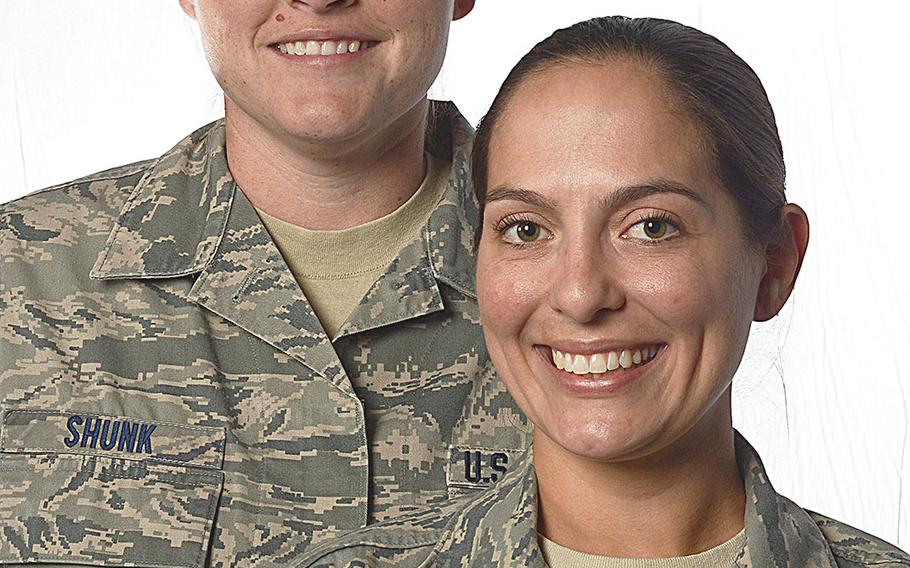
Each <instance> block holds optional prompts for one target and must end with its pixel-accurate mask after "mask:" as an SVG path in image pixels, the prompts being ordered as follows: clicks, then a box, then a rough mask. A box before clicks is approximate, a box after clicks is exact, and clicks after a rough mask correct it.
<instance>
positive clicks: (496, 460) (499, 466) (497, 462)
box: [490, 452, 509, 481]
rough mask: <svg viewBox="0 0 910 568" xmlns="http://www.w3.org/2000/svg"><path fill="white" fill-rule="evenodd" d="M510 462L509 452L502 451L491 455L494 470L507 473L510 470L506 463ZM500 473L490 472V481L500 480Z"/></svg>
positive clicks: (491, 465) (491, 464)
mask: <svg viewBox="0 0 910 568" xmlns="http://www.w3.org/2000/svg"><path fill="white" fill-rule="evenodd" d="M508 463H509V454H504V453H502V452H496V453H495V454H493V455H492V456H490V467H491V468H493V471H496V472H499V473H501V474H505V473H506V472H507V471H509V470H508V469H507V468H506V465H507V464H508ZM498 480H499V475H498V474H496V473H492V474H490V481H498Z"/></svg>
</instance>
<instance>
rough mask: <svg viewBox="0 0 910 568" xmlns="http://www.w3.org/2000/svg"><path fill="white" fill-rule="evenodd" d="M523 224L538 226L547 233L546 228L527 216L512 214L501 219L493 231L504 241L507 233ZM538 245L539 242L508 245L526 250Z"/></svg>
mask: <svg viewBox="0 0 910 568" xmlns="http://www.w3.org/2000/svg"><path fill="white" fill-rule="evenodd" d="M521 223H531V224H533V225H537V226H538V227H540V228H541V229H543V230H545V231H546V230H547V229H546V228H544V226H543V225H541V224H540V223H538V222H536V221H534V220H533V219H531V218H529V217H528V216H526V215H524V214H521V213H512V214H511V215H506V216H505V217H503V218H502V219H500V220H499V222H498V223H496V225H495V226H494V227H493V231H494V232H496V234H497V235H498V236H499V238H500V239H503V235H505V233H506V232H507V231H508V230H509V229H511V228H512V227H514V226H516V225H520V224H521ZM503 240H504V239H503ZM540 240H547V239H540ZM537 243H538V241H532V242H529V243H522V244H518V243H507V244H509V245H511V246H513V247H517V248H526V247H531V246H534V245H536V244H537Z"/></svg>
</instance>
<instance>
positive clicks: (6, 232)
mask: <svg viewBox="0 0 910 568" xmlns="http://www.w3.org/2000/svg"><path fill="white" fill-rule="evenodd" d="M431 110H432V112H433V115H434V118H435V120H433V121H431V122H432V124H433V126H432V127H431V129H432V130H431V131H430V132H429V136H428V141H429V146H428V150H429V151H430V152H432V153H433V154H434V155H436V156H440V157H444V158H445V159H446V160H448V161H451V162H452V164H453V166H452V167H453V169H452V173H451V177H450V180H449V182H448V187H447V189H446V190H445V192H444V197H443V198H442V200H441V201H440V203H439V204H438V206H437V207H436V209H435V210H434V212H433V213H432V215H431V217H430V219H429V221H428V222H427V224H426V226H425V227H424V228H423V230H422V233H421V234H420V235H419V237H417V238H415V239H414V240H413V241H412V242H411V243H410V244H408V245H407V246H405V247H404V248H403V249H402V250H401V251H400V253H399V256H398V257H397V258H396V259H395V260H394V261H393V262H392V264H391V265H390V266H389V267H388V269H387V270H386V271H385V273H384V274H383V275H382V276H381V277H380V278H379V279H378V280H377V281H376V282H375V283H374V284H373V286H372V287H371V288H370V290H369V291H368V292H367V293H366V295H365V297H364V298H363V300H362V302H361V303H360V305H359V306H358V307H357V308H356V309H355V311H354V312H353V313H352V314H351V316H350V317H349V319H348V320H347V321H346V322H345V323H344V324H343V326H342V327H341V329H340V330H339V331H338V333H337V337H335V338H334V339H333V340H330V339H329V338H328V337H327V336H326V335H325V333H324V332H323V330H322V327H321V325H320V323H319V320H318V319H317V318H316V316H315V315H314V314H313V310H312V309H311V307H310V305H309V304H308V303H307V301H306V299H305V298H304V296H303V294H302V292H301V291H300V288H299V286H298V285H297V283H296V281H295V280H294V278H293V276H292V275H291V272H290V271H289V269H288V267H287V265H286V264H285V262H284V260H283V259H282V257H281V255H280V254H279V252H278V250H277V248H276V247H275V244H274V243H273V242H272V240H271V239H270V237H269V235H268V233H267V232H266V231H265V229H264V227H263V225H262V224H261V222H260V220H259V218H258V217H257V215H256V213H255V210H254V209H253V208H252V206H251V205H250V203H249V201H248V200H247V199H246V198H245V196H244V195H243V193H242V192H240V191H238V188H237V187H236V185H235V183H234V181H233V180H232V178H231V175H230V173H229V172H228V168H227V161H226V157H225V136H224V125H223V122H221V121H218V122H215V123H213V124H211V125H208V126H206V127H203V128H201V129H200V130H198V131H196V132H195V133H193V134H191V135H190V136H189V137H188V138H186V139H185V140H183V141H182V142H180V143H179V144H178V145H177V146H176V147H175V148H173V149H172V150H170V151H169V152H167V153H166V154H164V155H163V156H161V158H159V159H158V160H154V161H148V162H142V163H138V164H133V165H129V166H125V167H121V168H118V169H114V170H111V171H107V172H103V173H100V174H96V175H93V176H89V177H87V178H84V179H81V180H77V181H74V182H72V183H67V184H64V185H61V186H58V187H53V188H50V189H47V190H44V191H40V192H37V193H34V194H32V195H29V196H27V197H24V198H22V199H19V200H17V201H14V202H11V203H7V204H5V205H2V206H0V404H2V408H0V564H3V563H15V562H58V563H75V564H95V565H105V564H108V565H131V566H203V565H212V566H228V565H230V566H234V565H237V566H263V565H274V564H279V565H286V564H287V563H289V562H291V561H294V560H295V559H296V560H298V561H299V558H300V555H301V553H302V552H303V551H304V550H305V549H306V548H308V547H309V546H310V545H311V544H313V543H314V542H319V541H320V540H323V539H326V538H329V537H331V536H334V535H335V534H337V533H338V532H340V531H350V530H353V529H356V528H358V527H362V526H364V525H366V524H368V523H372V522H375V521H379V520H382V519H385V518H387V517H390V516H392V515H398V514H402V513H405V512H407V511H410V510H413V509H415V508H417V507H418V506H425V505H432V504H435V503H440V502H445V501H447V500H448V499H449V497H450V496H451V495H455V494H461V493H463V492H466V491H468V492H469V491H471V490H473V489H478V488H485V487H486V486H488V485H489V484H490V483H491V479H494V478H495V477H496V476H498V475H499V474H498V473H496V472H497V471H499V472H500V473H501V472H502V471H504V470H505V469H507V468H508V465H509V464H508V461H509V458H510V456H515V457H517V456H519V455H520V454H521V452H522V451H523V450H524V448H526V447H527V434H526V432H524V430H523V429H522V428H516V425H518V426H521V425H522V424H523V421H524V419H523V418H522V417H521V416H520V413H519V411H518V410H517V408H516V407H515V406H514V403H513V402H512V400H511V397H510V396H509V395H508V393H507V392H506V391H505V389H504V388H503V387H502V386H501V384H500V383H499V381H498V379H497V378H496V377H495V375H494V374H493V372H492V371H491V366H490V363H489V357H488V355H487V352H486V350H485V348H484V344H483V337H482V333H481V329H480V326H479V322H478V313H477V304H476V301H475V298H474V276H473V273H474V256H473V248H472V238H473V234H474V228H475V224H476V223H477V206H476V203H475V201H474V197H473V195H472V192H471V191H470V190H469V186H468V181H467V180H468V176H467V174H466V171H465V169H466V166H467V160H468V153H469V151H470V143H471V139H472V134H473V132H472V129H471V127H470V125H468V124H467V123H466V121H465V120H464V119H463V118H462V117H461V116H460V115H459V114H458V111H457V109H455V108H454V106H453V105H451V104H445V103H434V105H433V107H432V109H431ZM466 456H467V457H466ZM468 458H470V459H471V462H470V464H471V465H472V466H473V465H477V464H479V467H475V468H474V469H470V470H469V469H468V468H467V467H466V465H468V464H467V460H468ZM478 460H479V461H478Z"/></svg>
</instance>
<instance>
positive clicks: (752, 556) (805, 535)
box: [735, 432, 837, 568]
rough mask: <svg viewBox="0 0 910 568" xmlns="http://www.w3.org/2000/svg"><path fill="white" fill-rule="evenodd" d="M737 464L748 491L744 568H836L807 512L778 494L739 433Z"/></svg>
mask: <svg viewBox="0 0 910 568" xmlns="http://www.w3.org/2000/svg"><path fill="white" fill-rule="evenodd" d="M735 446H736V461H737V465H738V466H739V471H740V474H741V475H742V477H743V483H744V486H745V490H746V514H745V525H746V545H745V547H744V548H743V551H742V552H741V553H740V555H739V557H738V558H737V559H736V562H735V565H736V566H738V567H740V568H765V567H768V568H770V567H775V568H784V567H787V568H802V567H811V568H836V567H837V563H836V562H835V560H834V556H833V555H832V554H831V548H830V547H829V545H828V541H827V540H826V539H825V537H824V535H823V534H822V531H821V529H820V528H819V527H818V525H817V524H816V523H815V521H814V520H813V519H812V517H810V516H809V513H807V512H806V511H805V510H804V509H802V508H801V507H800V506H799V505H797V504H796V503H794V502H793V501H791V500H789V499H787V498H786V497H784V496H783V495H780V494H778V493H777V492H776V491H775V490H774V487H772V486H771V482H770V480H769V479H768V474H767V473H766V471H765V467H764V465H762V462H761V458H760V457H759V456H758V452H756V451H755V448H753V447H752V446H751V445H750V444H749V442H747V441H746V439H745V438H744V437H743V436H742V435H741V434H740V433H739V432H736V435H735Z"/></svg>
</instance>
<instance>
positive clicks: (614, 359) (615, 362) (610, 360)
mask: <svg viewBox="0 0 910 568" xmlns="http://www.w3.org/2000/svg"><path fill="white" fill-rule="evenodd" d="M618 368H619V355H617V354H616V351H610V352H609V353H608V354H607V370H608V371H615V370H616V369H618Z"/></svg>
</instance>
